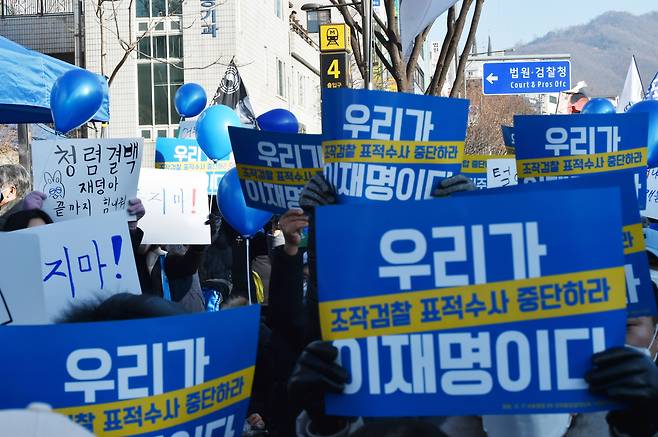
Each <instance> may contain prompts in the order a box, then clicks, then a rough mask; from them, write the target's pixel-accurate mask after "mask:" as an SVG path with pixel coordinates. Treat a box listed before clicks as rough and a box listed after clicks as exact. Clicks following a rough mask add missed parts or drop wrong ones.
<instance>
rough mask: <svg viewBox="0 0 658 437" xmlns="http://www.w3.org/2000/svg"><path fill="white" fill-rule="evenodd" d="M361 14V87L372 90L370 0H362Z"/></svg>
mask: <svg viewBox="0 0 658 437" xmlns="http://www.w3.org/2000/svg"><path fill="white" fill-rule="evenodd" d="M361 8H362V10H361V12H362V15H363V63H364V67H365V73H366V74H365V77H364V78H363V87H364V88H366V89H369V90H371V89H372V0H362V2H361Z"/></svg>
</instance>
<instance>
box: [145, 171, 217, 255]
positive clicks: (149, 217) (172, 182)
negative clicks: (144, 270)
mask: <svg viewBox="0 0 658 437" xmlns="http://www.w3.org/2000/svg"><path fill="white" fill-rule="evenodd" d="M206 182H207V181H206V175H204V174H203V173H201V172H192V171H190V172H179V171H176V170H158V169H152V168H145V169H143V170H142V174H141V176H140V178H139V187H138V190H137V194H138V196H139V198H140V199H142V202H143V203H144V207H145V208H146V210H147V211H148V214H146V215H145V216H144V218H142V219H141V220H140V221H139V227H140V229H142V230H143V231H144V238H143V239H142V244H210V228H209V227H208V226H207V225H206V224H205V222H206V220H207V218H208V214H209V208H208V198H207V196H206Z"/></svg>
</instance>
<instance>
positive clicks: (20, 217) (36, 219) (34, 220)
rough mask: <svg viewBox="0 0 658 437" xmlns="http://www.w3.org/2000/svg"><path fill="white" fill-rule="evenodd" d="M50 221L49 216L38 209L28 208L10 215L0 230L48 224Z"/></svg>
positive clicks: (7, 230) (9, 230) (8, 230)
mask: <svg viewBox="0 0 658 437" xmlns="http://www.w3.org/2000/svg"><path fill="white" fill-rule="evenodd" d="M52 222H53V221H52V219H51V218H50V216H49V215H48V214H46V213H45V212H43V211H41V210H40V209H29V210H27V211H19V212H17V213H15V214H12V215H10V216H9V217H8V218H7V221H6V222H5V226H4V228H3V229H2V230H3V231H4V232H12V231H18V230H20V229H27V228H34V227H36V226H43V225H49V224H51V223H52Z"/></svg>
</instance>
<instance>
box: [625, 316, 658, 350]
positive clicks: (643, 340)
mask: <svg viewBox="0 0 658 437" xmlns="http://www.w3.org/2000/svg"><path fill="white" fill-rule="evenodd" d="M656 334H658V332H657V331H656V319H654V318H653V317H650V316H644V317H629V318H628V319H626V344H627V345H629V346H635V347H638V348H646V349H648V350H649V353H650V354H651V356H652V357H655V356H656V354H658V342H656Z"/></svg>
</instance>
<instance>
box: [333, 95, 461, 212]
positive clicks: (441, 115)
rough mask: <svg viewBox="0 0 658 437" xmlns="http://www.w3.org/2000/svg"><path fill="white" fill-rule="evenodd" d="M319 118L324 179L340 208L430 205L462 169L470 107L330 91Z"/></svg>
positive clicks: (418, 98) (437, 100)
mask: <svg viewBox="0 0 658 437" xmlns="http://www.w3.org/2000/svg"><path fill="white" fill-rule="evenodd" d="M322 113H323V117H322V128H323V143H322V147H323V156H324V164H325V167H324V173H325V177H326V178H327V180H328V181H329V182H330V183H331V184H332V185H333V187H334V188H335V189H336V192H337V194H338V199H339V202H340V203H361V204H364V203H378V202H382V201H389V200H400V201H408V200H419V199H428V198H430V197H431V193H432V190H433V189H434V188H436V186H437V185H438V183H439V182H440V181H441V180H442V179H445V178H447V177H450V176H453V175H455V174H457V173H459V171H460V169H461V164H462V160H463V153H464V139H465V137H466V123H467V119H468V101H467V100H461V99H447V98H442V97H433V96H422V95H414V94H406V93H390V92H384V91H368V90H352V89H330V90H325V91H324V98H323V100H322Z"/></svg>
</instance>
